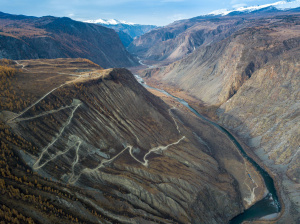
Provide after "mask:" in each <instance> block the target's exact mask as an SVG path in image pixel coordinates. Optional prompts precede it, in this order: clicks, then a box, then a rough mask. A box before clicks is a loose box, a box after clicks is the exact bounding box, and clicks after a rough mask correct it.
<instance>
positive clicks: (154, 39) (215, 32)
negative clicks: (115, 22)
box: [128, 8, 299, 63]
mask: <svg viewBox="0 0 300 224" xmlns="http://www.w3.org/2000/svg"><path fill="white" fill-rule="evenodd" d="M295 11H297V10H295ZM298 12H299V9H298ZM287 13H289V10H287V11H279V10H277V11H276V10H275V11H274V10H270V8H264V9H261V10H257V11H253V12H251V13H241V12H239V13H235V12H232V13H230V14H228V15H226V16H221V15H208V16H199V17H195V18H192V19H186V20H180V21H176V22H174V23H172V24H170V25H167V26H165V27H160V28H157V29H155V30H152V31H150V32H148V33H146V34H145V35H143V36H141V37H138V38H136V39H135V40H134V41H133V42H132V43H131V44H130V46H129V47H128V50H129V52H131V53H133V54H136V55H138V56H139V57H140V58H142V59H144V60H148V61H150V62H151V63H155V62H158V61H163V62H164V63H170V62H174V61H176V60H179V59H181V58H182V57H184V56H185V55H187V54H190V53H192V52H193V51H194V50H195V49H197V48H198V47H200V46H213V45H214V44H215V43H217V42H219V41H220V40H223V39H225V38H226V37H228V36H230V35H231V34H232V33H233V32H235V31H237V30H241V29H244V28H247V27H249V26H250V27H251V26H252V24H253V20H259V19H260V18H262V19H263V18H264V17H267V16H271V15H280V14H282V15H284V14H287ZM153 61H154V62H153Z"/></svg>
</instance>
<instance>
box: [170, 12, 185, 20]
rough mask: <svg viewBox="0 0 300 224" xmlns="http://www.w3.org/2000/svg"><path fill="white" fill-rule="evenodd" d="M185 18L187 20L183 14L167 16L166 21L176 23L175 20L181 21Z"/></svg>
mask: <svg viewBox="0 0 300 224" xmlns="http://www.w3.org/2000/svg"><path fill="white" fill-rule="evenodd" d="M186 18H187V16H186V15H185V14H181V13H178V14H173V15H171V16H168V19H169V20H171V21H177V20H182V19H186Z"/></svg>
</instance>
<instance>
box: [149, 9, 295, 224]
mask: <svg viewBox="0 0 300 224" xmlns="http://www.w3.org/2000/svg"><path fill="white" fill-rule="evenodd" d="M299 19H300V17H299V14H297V13H296V14H290V15H277V16H271V17H266V18H264V19H262V18H261V19H259V20H253V21H252V23H251V26H250V25H248V26H249V27H247V28H244V29H241V30H239V31H236V32H234V33H233V34H232V35H230V36H229V37H227V38H226V39H224V40H222V41H219V42H218V43H215V44H213V45H209V46H203V47H200V48H199V49H198V50H196V51H194V52H193V53H192V54H190V55H188V56H187V57H185V58H184V59H182V60H180V61H177V62H175V63H173V64H170V65H169V66H167V67H163V68H156V69H152V70H147V71H146V72H145V73H144V75H145V76H146V77H151V78H150V79H149V80H152V81H153V80H155V81H154V83H155V82H156V83H163V84H165V85H167V86H169V87H171V88H173V89H177V90H178V89H180V90H182V91H183V92H185V93H188V94H189V95H190V96H193V97H194V98H196V99H197V101H198V102H201V105H202V106H203V105H206V106H214V108H218V109H217V112H216V114H217V117H216V119H217V120H218V122H220V123H221V124H222V125H225V126H226V127H228V128H229V129H231V130H232V131H233V132H234V133H236V134H237V135H239V136H240V137H241V138H242V139H244V142H246V143H247V144H248V145H249V146H250V147H252V149H253V151H254V152H255V153H256V154H257V155H258V156H259V157H260V159H261V160H262V161H263V162H264V163H265V164H266V165H267V166H268V167H269V168H271V169H272V171H273V173H274V175H276V177H277V178H276V179H277V180H278V181H279V184H280V185H281V190H282V193H283V197H284V201H285V206H286V212H285V214H284V217H283V219H282V220H281V223H286V222H292V223H293V222H297V221H296V220H299V211H300V207H299V200H300V195H299V193H298V192H299V178H300V176H299V141H300V133H299V124H300V120H299V106H300V105H299V89H300V80H299V77H300V65H299V58H300V55H299V52H300V51H299V50H300V45H299V43H300V29H299V28H300V27H299Z"/></svg>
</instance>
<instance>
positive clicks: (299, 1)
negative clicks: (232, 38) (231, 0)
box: [208, 0, 300, 16]
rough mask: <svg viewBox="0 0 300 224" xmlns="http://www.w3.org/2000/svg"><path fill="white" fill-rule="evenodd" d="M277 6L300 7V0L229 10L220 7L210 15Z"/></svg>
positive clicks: (286, 7) (284, 7)
mask: <svg viewBox="0 0 300 224" xmlns="http://www.w3.org/2000/svg"><path fill="white" fill-rule="evenodd" d="M271 6H273V7H275V8H277V9H281V10H282V9H290V8H297V7H300V0H294V1H290V0H287V1H278V2H274V3H271V4H265V5H258V6H249V7H239V8H237V9H233V10H227V9H219V10H216V11H213V12H211V13H209V14H208V15H223V16H225V15H228V14H229V13H231V12H252V11H256V10H259V9H263V8H267V7H271Z"/></svg>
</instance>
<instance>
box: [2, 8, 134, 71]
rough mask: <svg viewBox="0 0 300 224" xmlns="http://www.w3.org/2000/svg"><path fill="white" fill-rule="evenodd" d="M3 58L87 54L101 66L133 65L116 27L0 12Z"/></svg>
mask: <svg viewBox="0 0 300 224" xmlns="http://www.w3.org/2000/svg"><path fill="white" fill-rule="evenodd" d="M0 24H1V29H2V30H1V32H0V38H1V42H0V58H9V59H14V60H18V59H35V58H65V57H71V58H77V57H81V58H88V59H91V60H93V61H94V62H96V63H98V64H100V65H101V66H102V67H105V68H107V67H124V66H133V65H135V64H137V61H136V60H135V59H134V58H133V57H132V56H131V55H130V54H129V53H128V52H127V51H126V50H125V48H124V46H123V45H122V43H121V41H120V39H119V37H118V35H117V34H116V33H115V31H113V30H111V29H108V28H105V27H102V26H99V25H94V24H86V23H82V22H77V21H74V20H71V19H69V18H55V17H50V16H48V17H41V18H36V17H26V16H15V15H9V14H5V13H1V14H0Z"/></svg>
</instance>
